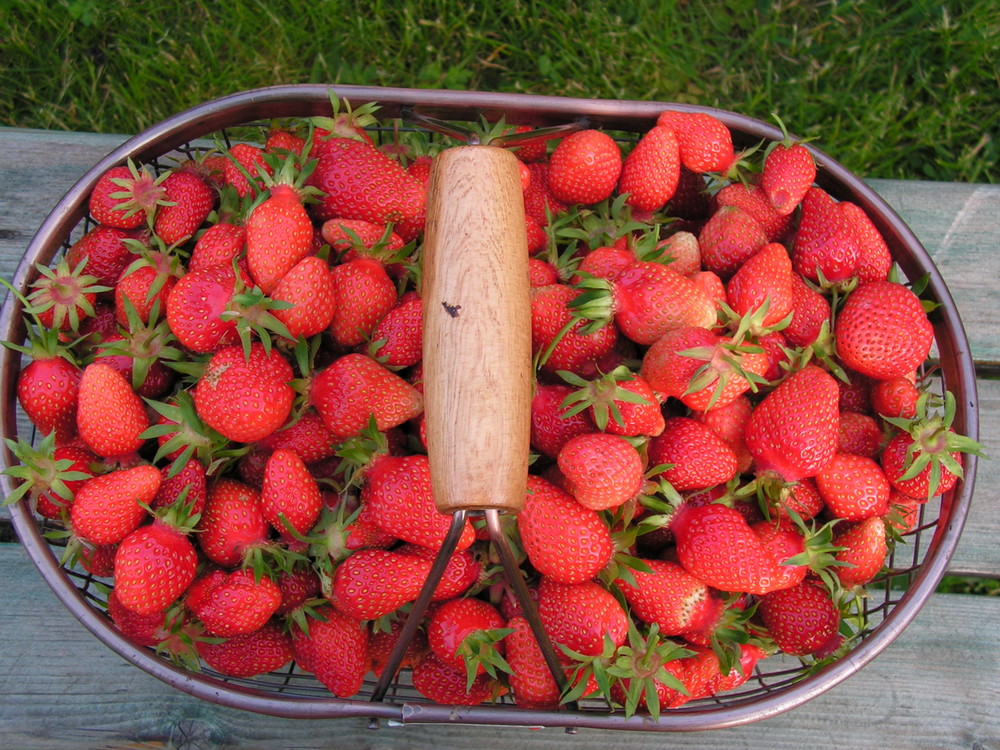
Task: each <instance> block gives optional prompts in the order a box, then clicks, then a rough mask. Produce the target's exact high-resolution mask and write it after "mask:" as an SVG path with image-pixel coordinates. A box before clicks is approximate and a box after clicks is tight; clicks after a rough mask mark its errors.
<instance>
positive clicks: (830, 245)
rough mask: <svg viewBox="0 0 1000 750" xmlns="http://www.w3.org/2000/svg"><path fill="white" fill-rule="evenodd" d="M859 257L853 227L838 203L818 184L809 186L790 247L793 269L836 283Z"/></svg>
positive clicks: (849, 272) (849, 273) (852, 271)
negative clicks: (797, 227)
mask: <svg viewBox="0 0 1000 750" xmlns="http://www.w3.org/2000/svg"><path fill="white" fill-rule="evenodd" d="M859 260H860V250H859V247H858V239H857V237H856V236H855V234H854V227H853V225H852V224H850V223H849V222H848V221H847V220H846V219H845V218H844V214H843V213H842V212H841V210H840V205H839V204H838V203H837V202H836V201H835V200H834V199H833V198H832V197H831V196H830V194H829V193H827V192H826V191H825V190H823V189H822V188H819V187H811V188H809V190H808V191H807V192H806V194H805V197H804V198H803V199H802V217H801V219H800V220H799V229H798V231H797V232H796V234H795V243H794V245H793V247H792V265H793V267H794V268H795V270H796V271H798V272H799V273H800V274H801V275H802V276H803V277H805V278H807V279H809V280H810V281H813V282H816V283H829V284H836V283H837V282H840V281H846V280H847V279H849V278H851V277H852V276H854V274H855V273H856V272H857V268H858V262H859Z"/></svg>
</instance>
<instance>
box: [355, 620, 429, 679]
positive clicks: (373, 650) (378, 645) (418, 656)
mask: <svg viewBox="0 0 1000 750" xmlns="http://www.w3.org/2000/svg"><path fill="white" fill-rule="evenodd" d="M405 623H406V621H405V620H393V621H392V622H391V623H390V625H389V630H387V631H386V630H378V631H375V632H373V633H372V634H371V637H370V638H369V639H368V655H369V657H370V658H371V670H372V672H373V673H374V674H375V676H376V677H381V676H382V673H383V672H384V671H385V668H386V666H387V662H388V661H389V655H390V654H391V653H392V650H393V648H395V646H396V644H397V643H398V642H399V636H400V635H401V634H402V630H403V626H404V625H405ZM427 651H428V646H427V638H426V636H425V635H424V633H423V631H422V630H418V631H417V632H416V633H414V634H413V638H412V639H411V640H410V643H409V645H408V646H407V647H406V651H405V652H404V654H403V661H402V662H400V665H399V666H400V669H412V668H413V667H415V666H416V665H417V664H418V663H420V661H421V660H422V659H423V658H424V657H425V656H426V655H427Z"/></svg>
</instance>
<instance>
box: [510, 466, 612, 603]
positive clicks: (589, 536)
mask: <svg viewBox="0 0 1000 750" xmlns="http://www.w3.org/2000/svg"><path fill="white" fill-rule="evenodd" d="M517 530H518V532H519V534H520V536H521V544H522V545H523V547H524V551H525V553H526V554H527V556H528V560H529V561H530V562H531V564H532V565H533V566H534V567H535V569H536V570H538V572H539V573H541V574H542V575H544V576H548V577H549V578H551V579H552V580H553V581H556V582H559V583H581V582H583V581H589V580H590V579H591V578H593V577H594V576H595V575H597V573H599V572H600V571H601V570H602V569H603V568H604V566H605V565H607V564H608V562H610V560H611V556H612V554H613V552H614V545H613V543H612V540H611V532H610V530H609V529H608V527H607V525H606V524H605V523H604V521H603V520H602V519H601V516H600V515H599V514H598V513H597V512H595V511H592V510H589V509H588V508H584V507H583V506H582V505H580V503H578V502H577V501H576V500H575V499H574V498H573V496H572V495H570V494H569V493H568V492H566V491H565V490H563V489H560V488H559V487H557V486H556V485H554V484H552V483H551V482H549V481H547V480H545V479H542V478H541V477H535V476H531V475H529V476H528V493H527V496H526V498H525V505H524V510H522V511H521V513H520V514H518V516H517Z"/></svg>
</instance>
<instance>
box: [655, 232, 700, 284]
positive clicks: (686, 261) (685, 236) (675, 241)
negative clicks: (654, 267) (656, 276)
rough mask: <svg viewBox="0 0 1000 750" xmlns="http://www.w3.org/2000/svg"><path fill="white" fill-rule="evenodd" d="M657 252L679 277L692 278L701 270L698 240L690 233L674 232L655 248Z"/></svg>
mask: <svg viewBox="0 0 1000 750" xmlns="http://www.w3.org/2000/svg"><path fill="white" fill-rule="evenodd" d="M656 249H657V252H659V253H661V254H662V255H661V257H662V258H663V259H664V260H665V261H666V262H668V263H669V264H670V267H671V268H672V269H674V270H675V271H677V273H679V274H680V275H681V276H693V275H694V274H696V273H698V272H699V271H700V270H701V250H700V249H699V247H698V238H697V237H695V236H694V235H693V234H692V233H691V232H685V231H680V232H674V234H672V235H670V236H669V237H667V238H666V239H665V240H663V241H662V242H660V243H659V244H658V245H657V246H656Z"/></svg>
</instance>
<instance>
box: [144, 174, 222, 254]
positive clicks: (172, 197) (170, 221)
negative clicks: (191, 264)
mask: <svg viewBox="0 0 1000 750" xmlns="http://www.w3.org/2000/svg"><path fill="white" fill-rule="evenodd" d="M160 187H161V188H162V189H163V192H164V196H163V197H164V201H165V203H164V204H163V205H162V206H160V208H159V210H157V212H156V219H155V221H154V222H153V234H155V235H156V236H158V237H159V238H160V239H161V240H163V244H165V245H166V246H167V247H173V246H174V245H179V244H181V243H182V242H184V241H186V240H188V239H189V238H191V237H193V236H194V233H195V232H197V231H198V228H199V227H200V226H201V225H202V224H203V223H204V221H205V219H207V218H208V214H209V213H210V212H211V211H212V209H213V208H214V207H215V191H214V190H212V188H211V187H209V185H208V183H207V182H205V180H204V179H203V178H202V177H200V176H199V175H198V174H197V173H196V172H194V171H192V170H187V169H178V170H175V171H172V172H168V173H166V176H165V177H164V178H163V181H162V182H161V183H160Z"/></svg>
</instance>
